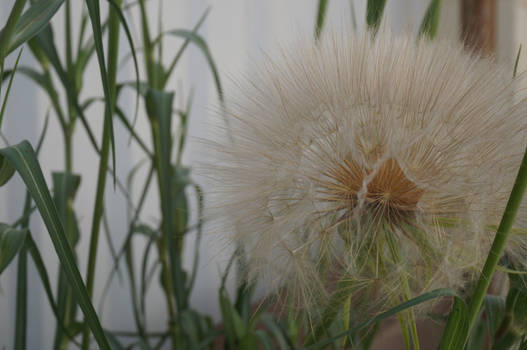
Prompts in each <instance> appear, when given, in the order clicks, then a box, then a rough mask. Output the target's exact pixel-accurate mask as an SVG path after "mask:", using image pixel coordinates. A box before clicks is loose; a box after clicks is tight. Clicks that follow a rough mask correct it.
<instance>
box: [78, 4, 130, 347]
mask: <svg viewBox="0 0 527 350" xmlns="http://www.w3.org/2000/svg"><path fill="white" fill-rule="evenodd" d="M114 1H115V3H116V4H117V5H118V6H121V0H114ZM108 23H109V24H108V25H109V30H108V85H109V90H110V104H111V105H110V108H106V109H105V117H104V128H103V136H102V147H101V154H100V158H99V174H98V178H97V191H96V195H95V208H94V213H93V220H92V230H91V237H90V248H89V256H88V271H87V274H86V288H87V289H88V294H89V296H90V298H91V297H92V296H93V286H94V281H95V265H96V262H97V247H98V241H99V233H100V226H101V219H102V214H103V209H104V192H105V187H106V176H107V175H106V171H107V170H108V160H109V157H110V136H111V135H110V134H111V123H112V114H113V110H114V107H115V96H116V77H117V58H118V57H117V56H118V52H119V29H120V27H119V17H118V15H117V13H116V12H115V10H112V9H110V13H109V22H108ZM89 347H90V330H89V328H88V327H87V326H85V327H84V331H83V339H82V348H83V349H84V350H88V349H89Z"/></svg>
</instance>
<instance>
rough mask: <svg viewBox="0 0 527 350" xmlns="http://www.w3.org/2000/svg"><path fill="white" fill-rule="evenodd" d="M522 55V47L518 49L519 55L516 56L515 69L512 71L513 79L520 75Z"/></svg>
mask: <svg viewBox="0 0 527 350" xmlns="http://www.w3.org/2000/svg"><path fill="white" fill-rule="evenodd" d="M521 54H522V46H521V44H520V47H518V53H517V54H516V60H515V61H514V69H513V70H512V77H513V78H514V77H516V74H517V73H518V63H520V56H521Z"/></svg>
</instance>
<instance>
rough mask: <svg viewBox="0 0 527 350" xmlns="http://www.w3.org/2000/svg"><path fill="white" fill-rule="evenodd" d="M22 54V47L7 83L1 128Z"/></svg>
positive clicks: (1, 113)
mask: <svg viewBox="0 0 527 350" xmlns="http://www.w3.org/2000/svg"><path fill="white" fill-rule="evenodd" d="M20 56H22V49H20V52H19V53H18V57H17V58H16V62H15V67H14V68H13V70H12V71H11V74H10V77H9V83H8V84H7V90H6V93H5V96H4V101H3V102H2V109H0V129H1V128H2V120H4V113H5V107H6V105H7V98H8V97H9V92H10V91H11V85H12V84H13V79H14V78H15V72H16V69H17V67H18V62H19V61H20ZM2 75H4V74H2Z"/></svg>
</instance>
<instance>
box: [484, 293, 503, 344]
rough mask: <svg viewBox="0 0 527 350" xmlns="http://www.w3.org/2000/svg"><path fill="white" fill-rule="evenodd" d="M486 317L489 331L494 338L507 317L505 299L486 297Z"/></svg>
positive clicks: (492, 296) (494, 296)
mask: <svg viewBox="0 0 527 350" xmlns="http://www.w3.org/2000/svg"><path fill="white" fill-rule="evenodd" d="M485 315H486V317H485V319H486V325H487V331H488V333H489V335H490V336H491V337H493V336H494V334H496V332H497V331H498V328H499V326H500V324H501V321H502V320H503V317H504V316H505V298H504V297H502V296H499V295H487V296H485Z"/></svg>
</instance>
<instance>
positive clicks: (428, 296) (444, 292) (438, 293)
mask: <svg viewBox="0 0 527 350" xmlns="http://www.w3.org/2000/svg"><path fill="white" fill-rule="evenodd" d="M445 296H451V297H458V295H457V293H456V292H454V291H453V290H451V289H446V288H441V289H436V290H433V291H431V292H428V293H425V294H422V295H420V296H418V297H415V298H413V299H410V300H408V301H406V302H404V303H402V304H399V305H398V306H396V307H394V308H391V309H390V310H388V311H385V312H383V313H381V314H379V315H377V316H375V317H374V318H372V319H370V320H369V321H366V322H362V323H360V324H359V325H357V326H355V327H352V328H350V329H349V330H348V331H346V332H342V333H339V334H337V335H335V336H333V337H331V338H329V339H326V340H323V341H321V342H318V343H316V344H313V345H310V346H307V347H305V348H303V350H313V349H324V347H325V346H327V345H329V344H332V343H334V342H335V341H336V340H339V339H340V338H342V337H344V336H347V335H353V334H355V333H356V332H358V331H360V330H361V329H364V328H367V327H369V326H371V325H374V324H376V323H377V322H379V321H382V320H384V319H386V318H388V317H390V316H393V315H396V314H398V313H399V312H401V311H404V310H406V309H409V308H411V307H413V306H415V305H418V304H421V303H424V302H426V301H429V300H432V299H435V298H439V297H445Z"/></svg>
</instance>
